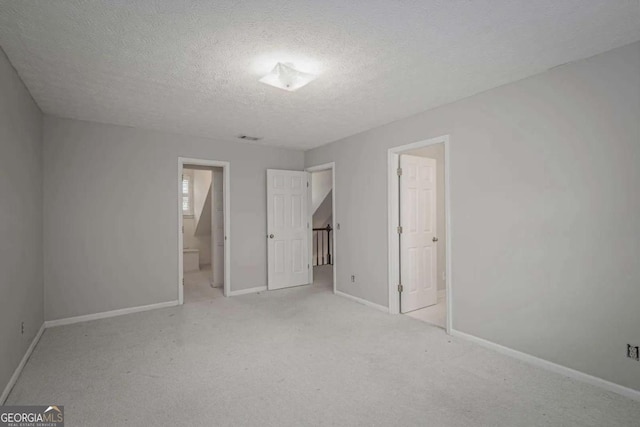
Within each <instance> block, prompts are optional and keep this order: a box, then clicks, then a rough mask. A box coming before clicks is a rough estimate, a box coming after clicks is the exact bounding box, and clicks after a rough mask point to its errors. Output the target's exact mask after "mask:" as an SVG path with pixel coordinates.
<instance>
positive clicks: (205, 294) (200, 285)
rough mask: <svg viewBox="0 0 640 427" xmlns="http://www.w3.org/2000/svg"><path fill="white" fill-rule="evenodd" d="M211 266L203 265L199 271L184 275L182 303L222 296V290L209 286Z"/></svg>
mask: <svg viewBox="0 0 640 427" xmlns="http://www.w3.org/2000/svg"><path fill="white" fill-rule="evenodd" d="M212 277H213V276H212V273H211V266H210V265H205V266H203V268H202V269H201V270H198V271H189V272H186V273H184V294H183V295H184V302H185V304H186V303H190V302H196V301H203V300H208V299H212V298H219V297H222V296H224V294H223V292H222V288H216V287H214V286H213V285H212V284H211V278H212Z"/></svg>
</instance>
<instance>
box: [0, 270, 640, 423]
mask: <svg viewBox="0 0 640 427" xmlns="http://www.w3.org/2000/svg"><path fill="white" fill-rule="evenodd" d="M318 277H320V275H318ZM329 289H330V288H329V287H328V286H325V285H322V284H320V285H317V286H316V285H314V286H303V287H299V288H294V289H288V290H280V291H272V292H261V293H258V294H252V295H243V296H238V297H232V298H215V299H211V300H207V301H200V302H194V303H192V304H186V305H183V306H180V307H173V308H167V309H162V310H154V311H148V312H143V313H136V314H131V315H126V316H121V317H116V318H110V319H102V320H96V321H92V322H86V323H80V324H75V325H69V326H61V327H56V328H52V329H47V330H46V331H45V333H44V335H43V337H42V339H41V341H40V343H39V344H38V346H37V347H36V349H35V351H34V353H33V355H32V356H31V359H30V360H29V362H28V363H27V366H26V368H25V369H24V371H23V373H22V375H21V376H20V378H19V380H18V382H17V384H16V386H15V388H14V389H13V391H12V392H11V394H10V396H9V399H8V401H7V404H10V405H15V404H45V405H50V404H58V405H64V406H65V415H66V422H67V424H66V425H67V426H69V427H72V426H120V425H131V426H147V425H163V426H164V425H189V426H200V425H207V426H209V425H211V426H213V425H215V426H247V425H249V426H309V425H340V426H358V425H363V426H364V425H366V426H370V425H377V426H409V425H415V426H465V427H468V426H508V427H513V426H597V427H602V426H637V425H638V420H640V403H638V402H634V401H631V400H628V399H626V398H624V397H621V396H618V395H616V394H613V393H610V392H607V391H604V390H601V389H599V388H596V387H593V386H590V385H586V384H583V383H579V382H576V381H574V380H571V379H569V378H565V377H562V376H560V375H557V374H554V373H550V372H547V371H545V370H542V369H539V368H536V367H533V366H530V365H528V364H525V363H523V362H520V361H518V360H515V359H511V358H509V357H507V356H503V355H500V354H497V353H494V352H492V351H490V350H487V349H484V348H481V347H479V346H477V345H475V344H472V343H470V342H467V341H464V340H460V339H455V338H452V337H449V336H447V335H446V334H445V332H444V331H443V330H442V329H440V328H437V327H433V326H430V325H428V324H426V323H424V322H421V321H417V320H414V319H412V318H410V317H408V316H401V315H398V316H391V315H388V314H385V313H382V312H379V311H376V310H374V309H371V308H368V307H365V306H363V305H360V304H358V303H355V302H353V301H351V300H348V299H346V298H343V297H340V296H335V295H333V294H332V293H331V292H330V290H329Z"/></svg>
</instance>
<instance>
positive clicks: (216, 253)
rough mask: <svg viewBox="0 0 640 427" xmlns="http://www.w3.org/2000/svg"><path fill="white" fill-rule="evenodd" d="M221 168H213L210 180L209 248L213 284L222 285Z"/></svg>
mask: <svg viewBox="0 0 640 427" xmlns="http://www.w3.org/2000/svg"><path fill="white" fill-rule="evenodd" d="M222 180H223V174H222V168H215V169H213V179H212V182H211V202H212V204H213V205H212V210H211V213H212V219H211V237H212V240H211V249H212V255H213V260H212V266H213V284H214V285H215V286H218V287H220V286H222V285H223V284H224V197H223V192H222V189H223V188H224V187H223V182H222Z"/></svg>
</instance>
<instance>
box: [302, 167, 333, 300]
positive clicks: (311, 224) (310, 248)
mask: <svg viewBox="0 0 640 427" xmlns="http://www.w3.org/2000/svg"><path fill="white" fill-rule="evenodd" d="M329 169H331V211H332V212H331V217H332V220H331V223H332V224H331V227H332V228H333V252H332V254H331V260H332V261H333V293H334V294H335V293H336V288H337V286H336V283H337V282H336V277H337V274H336V266H337V264H338V262H337V260H338V257H337V256H336V254H337V253H338V249H337V247H338V238H337V237H338V233H337V232H336V231H337V227H336V224H337V223H338V221H337V217H336V162H329V163H323V164H321V165H317V166H310V167H308V168H306V169H305V171H306V172H309V173H313V172H320V171H324V170H329ZM311 180H312V182H313V176H312V177H311ZM312 185H313V184H312ZM307 197H308V202H307V206H308V211H307V212H308V222H309V248H308V250H309V262H310V263H311V259H312V257H313V212H311V208H312V206H311V187H309V192H308V194H307ZM309 283H313V266H311V268H309Z"/></svg>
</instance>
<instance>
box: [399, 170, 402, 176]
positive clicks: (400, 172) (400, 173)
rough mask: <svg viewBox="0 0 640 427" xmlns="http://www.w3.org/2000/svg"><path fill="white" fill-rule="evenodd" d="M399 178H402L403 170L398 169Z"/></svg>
mask: <svg viewBox="0 0 640 427" xmlns="http://www.w3.org/2000/svg"><path fill="white" fill-rule="evenodd" d="M398 176H402V168H398Z"/></svg>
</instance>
